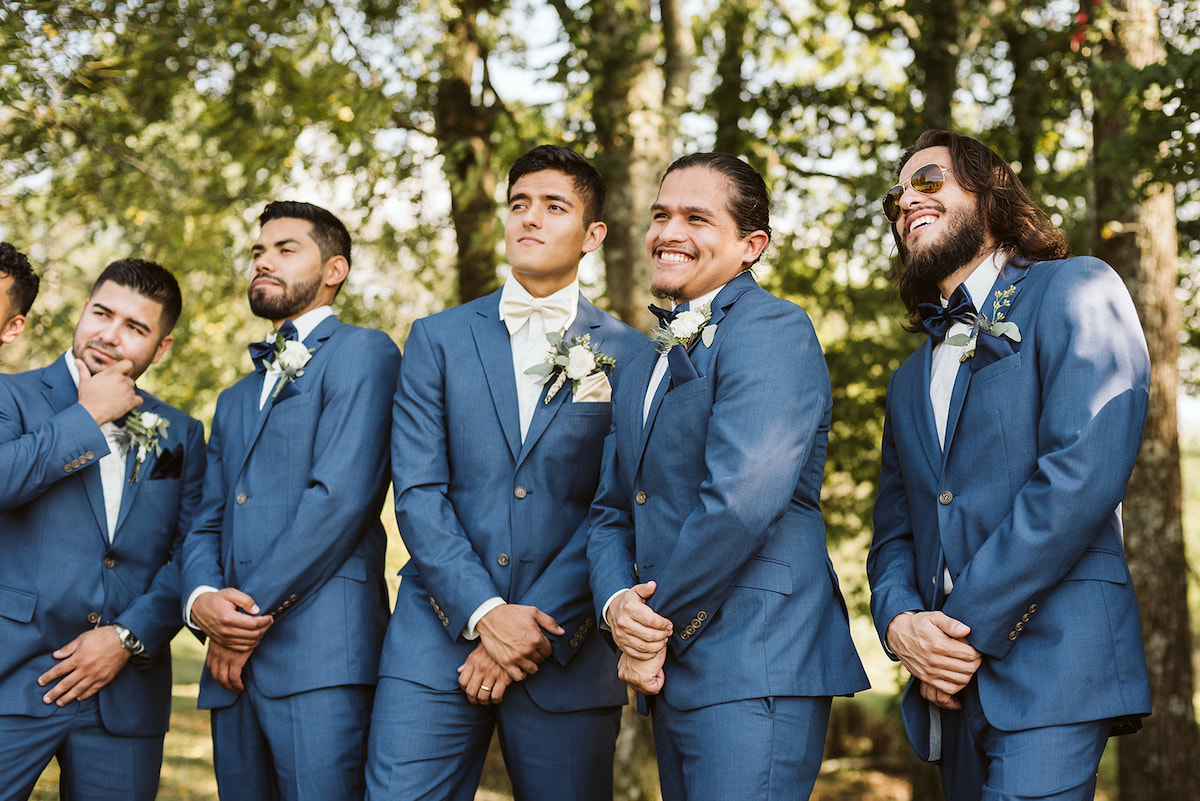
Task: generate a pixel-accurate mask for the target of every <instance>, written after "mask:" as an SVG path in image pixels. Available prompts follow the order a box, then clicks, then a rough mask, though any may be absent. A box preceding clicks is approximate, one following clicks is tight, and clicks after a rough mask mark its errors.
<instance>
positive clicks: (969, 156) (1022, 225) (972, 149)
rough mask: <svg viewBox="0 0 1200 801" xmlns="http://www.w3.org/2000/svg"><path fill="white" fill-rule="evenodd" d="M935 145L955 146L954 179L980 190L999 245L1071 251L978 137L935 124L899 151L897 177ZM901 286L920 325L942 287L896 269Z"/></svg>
mask: <svg viewBox="0 0 1200 801" xmlns="http://www.w3.org/2000/svg"><path fill="white" fill-rule="evenodd" d="M931 147H944V148H946V149H947V150H949V151H950V165H949V166H950V169H951V170H952V171H953V174H954V180H955V181H956V182H957V183H958V185H959V186H961V187H962V188H963V189H964V190H966V191H967V192H970V193H971V194H973V195H975V197H976V202H977V203H978V204H979V216H980V217H981V218H982V219H983V223H984V225H985V226H987V230H988V233H990V234H991V235H992V239H993V240H995V242H996V247H997V249H998V250H1002V251H1004V252H1005V253H1008V254H1010V255H1011V256H1014V257H1016V258H1018V259H1021V260H1023V261H1051V260H1053V259H1063V258H1066V257H1067V256H1068V255H1069V254H1070V248H1069V246H1068V243H1067V237H1066V235H1065V234H1063V233H1062V232H1061V231H1059V230H1058V229H1056V228H1055V227H1054V225H1053V224H1052V223H1051V222H1050V218H1049V217H1047V216H1046V212H1044V211H1042V209H1041V207H1039V206H1038V205H1037V204H1036V203H1034V202H1033V199H1032V198H1030V197H1029V193H1028V192H1027V191H1025V186H1024V185H1023V184H1022V183H1021V179H1020V178H1018V177H1017V174H1016V173H1015V172H1013V169H1012V167H1010V166H1009V165H1008V162H1006V161H1005V160H1004V159H1002V158H1000V156H999V154H997V153H996V151H994V150H992V149H991V148H990V147H988V146H987V145H985V144H984V143H983V142H980V141H979V140H978V139H972V138H971V137H969V136H964V135H963V134H959V133H954V132H952V131H942V130H938V129H936V128H934V129H930V130H928V131H925V132H924V133H923V134H921V135H920V136H919V137H917V141H916V142H915V143H914V144H913V146H912V147H910V148H908V149H907V150H905V151H904V154H903V155H901V156H900V163H899V164H897V165H896V175H897V177H898V176H899V175H900V174H901V173H902V172H903V171H904V165H905V164H907V163H908V160H909V159H911V158H912V157H913V155H914V154H916V153H917V152H918V151H921V150H925V149H927V148H931ZM891 228H892V237H893V238H894V239H895V240H896V243H897V244H899V243H900V235H899V233H898V232H897V231H896V224H895V223H893V224H892V226H891ZM896 289H897V292H898V293H899V295H900V300H901V301H902V302H903V303H904V306H905V308H906V309H907V310H908V312H909V328H910V329H911V330H919V329H920V315H919V313H918V312H917V306H918V305H919V304H920V303H924V302H930V303H932V302H934V301H936V300H937V299H938V297H939V295H940V290H939V289H938V288H937V286H935V285H933V284H931V283H929V282H928V281H922V280H921V279H919V278H917V277H916V276H912V275H910V274H908V273H907V272H906V271H905V270H904V269H900V270H898V271H897V273H896Z"/></svg>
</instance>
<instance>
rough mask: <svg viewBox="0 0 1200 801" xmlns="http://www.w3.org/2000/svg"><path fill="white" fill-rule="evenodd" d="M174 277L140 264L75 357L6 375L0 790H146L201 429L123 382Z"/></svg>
mask: <svg viewBox="0 0 1200 801" xmlns="http://www.w3.org/2000/svg"><path fill="white" fill-rule="evenodd" d="M180 307H181V299H180V293H179V284H178V283H176V281H175V278H174V277H173V276H172V275H171V274H170V273H169V272H167V271H166V270H164V269H163V268H162V267H160V266H159V265H157V264H155V263H153V262H148V261H142V260H141V259H124V260H121V261H117V262H113V263H112V264H110V265H109V266H108V267H107V268H105V270H104V272H102V273H101V274H100V277H99V278H98V279H97V280H96V283H95V285H94V286H93V288H92V294H91V297H90V298H89V299H88V301H87V304H86V305H85V306H84V308H83V313H82V314H81V315H80V317H79V322H78V324H77V325H76V327H75V335H74V340H73V344H72V347H71V350H69V351H67V353H66V355H64V356H63V358H61V359H59V360H57V361H55V362H54V363H53V364H51V365H50V366H49V367H44V368H42V369H40V370H31V371H30V372H27V373H20V374H18V375H13V376H4V375H0V643H2V645H0V798H3V799H6V801H7V800H8V799H24V798H28V797H29V795H30V793H32V792H33V787H34V784H35V783H36V782H37V779H38V776H39V775H40V774H41V772H42V770H43V769H44V768H45V767H46V765H47V764H49V762H50V759H51V758H52V757H53V758H56V759H57V760H58V764H59V766H60V768H61V771H62V772H61V774H60V791H61V793H62V797H63V798H81V799H112V801H128V799H135V800H146V801H148V799H153V798H154V796H155V794H156V792H157V790H158V774H159V769H160V767H161V765H162V751H163V735H164V734H165V733H166V731H167V722H168V719H169V718H170V714H171V649H170V643H171V638H172V637H173V636H174V635H175V633H176V632H177V631H178V630H179V626H180V621H179V605H178V604H179V601H178V599H179V563H178V561H177V560H176V561H172V554H173V553H174V552H176V549H177V548H178V547H179V546H180V544H181V542H182V540H183V536H184V534H185V533H186V531H187V527H188V523H189V521H190V520H191V518H192V515H193V513H194V512H195V510H196V506H197V504H198V503H199V500H200V490H201V482H202V477H203V472H204V428H203V426H201V425H200V423H199V422H198V421H196V420H193V419H192V418H191V417H188V416H187V415H185V414H184V413H183V412H181V411H179V410H178V409H175V408H172V407H171V406H168V405H167V404H165V403H163V402H162V401H160V400H158V399H157V398H155V397H154V396H152V395H149V394H147V393H146V392H143V391H142V390H140V389H137V388H136V387H135V386H134V382H135V380H136V379H137V378H139V377H140V376H141V375H142V373H143V372H145V370H146V368H148V367H149V366H150V365H151V364H153V363H155V362H157V361H158V360H159V359H161V358H162V357H163V355H164V354H165V353H166V352H167V350H168V349H170V347H171V341H172V340H171V329H172V328H173V327H174V325H175V321H176V320H177V319H178V317H179V311H180Z"/></svg>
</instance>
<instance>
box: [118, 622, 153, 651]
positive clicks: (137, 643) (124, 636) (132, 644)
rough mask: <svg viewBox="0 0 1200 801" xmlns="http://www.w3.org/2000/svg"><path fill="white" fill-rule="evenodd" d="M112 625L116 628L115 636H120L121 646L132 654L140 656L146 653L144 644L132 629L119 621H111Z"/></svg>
mask: <svg viewBox="0 0 1200 801" xmlns="http://www.w3.org/2000/svg"><path fill="white" fill-rule="evenodd" d="M112 627H113V628H114V629H116V630H117V636H118V637H120V638H121V647H122V648H124V649H125V650H126V651H128V652H129V653H130V654H132V655H133V656H141V655H142V654H144V653H146V646H145V645H143V644H142V641H141V640H139V639H138V638H137V635H135V634H134V633H133V632H132V631H130V630H129V629H127V628H125V627H124V626H122V625H121V624H120V623H113V624H112Z"/></svg>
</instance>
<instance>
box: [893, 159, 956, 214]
mask: <svg viewBox="0 0 1200 801" xmlns="http://www.w3.org/2000/svg"><path fill="white" fill-rule="evenodd" d="M948 172H953V170H951V169H950V168H949V167H943V166H942V165H941V164H926V165H925V166H924V167H922V168H921V169H919V170H917V171H916V172H914V173H913V174H912V175H910V176H908V178H907V179H905V180H904V181H901V182H900V183H898V184H896V185H895V186H893V187H892V188H891V189H889V190H888V192H887V194H886V195H884V196H883V213H884V214H885V215H886V216H887V218H888V221H889V222H895V221H896V220H898V219H900V198H901V196H903V195H904V185H905V184H909V185H911V186H912V188H913V189H915V190H917V191H918V192H920V193H921V194H922V195H936V194H937V193H938V192H941V191H942V187H943V186H945V185H946V173H948Z"/></svg>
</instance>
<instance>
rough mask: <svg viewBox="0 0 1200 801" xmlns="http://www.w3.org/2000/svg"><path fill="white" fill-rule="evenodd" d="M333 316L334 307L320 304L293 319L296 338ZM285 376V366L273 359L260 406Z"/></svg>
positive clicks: (266, 373)
mask: <svg viewBox="0 0 1200 801" xmlns="http://www.w3.org/2000/svg"><path fill="white" fill-rule="evenodd" d="M332 316H333V308H332V307H331V306H318V307H317V308H315V309H310V310H309V311H306V312H305V313H304V314H302V315H300V316H299V317H297V318H296V319H295V320H292V325H294V326H296V339H298V340H300V341H301V342H303V341H304V339H305V337H307V336H308V335H309V334H311V333H312V332H313V329H314V328H316V327H317V326H318V325H320V324H321V323H323V322H324V321H325V318H326V317H332ZM274 335H275V334H274V329H271V333H268V334H267V337H268V338H273V337H274ZM282 376H283V368H282V367H280V366H279V361H278V360H277V359H272V360H271V363H270V364H268V365H267V369H266V371H265V372H263V384H262V390H261V391H260V392H259V395H258V408H259V409H261V408H262V407H264V406H266V405H267V399H268V398H270V397H271V393H272V392H274V391H275V385H276V384H277V383H279V379H280V378H281V377H282Z"/></svg>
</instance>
